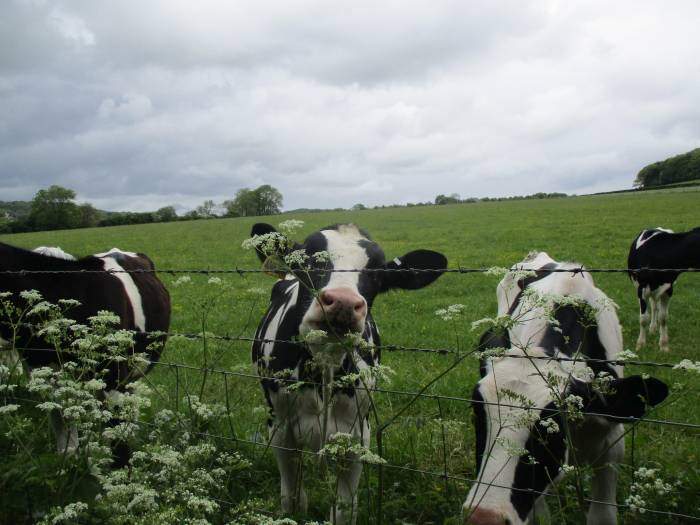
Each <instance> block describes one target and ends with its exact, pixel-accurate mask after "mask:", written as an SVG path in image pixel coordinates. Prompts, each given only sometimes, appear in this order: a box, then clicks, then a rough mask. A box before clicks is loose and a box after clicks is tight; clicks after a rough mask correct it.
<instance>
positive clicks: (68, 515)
mask: <svg viewBox="0 0 700 525" xmlns="http://www.w3.org/2000/svg"><path fill="white" fill-rule="evenodd" d="M87 509H88V505H87V503H83V502H82V501H76V502H75V503H69V504H68V505H66V506H65V507H63V509H61V511H60V512H59V513H58V514H56V515H55V516H54V517H53V518H52V519H51V524H52V525H58V524H59V523H75V521H76V519H77V518H78V517H79V516H80V515H81V514H82V513H83V512H85V511H86V510H87Z"/></svg>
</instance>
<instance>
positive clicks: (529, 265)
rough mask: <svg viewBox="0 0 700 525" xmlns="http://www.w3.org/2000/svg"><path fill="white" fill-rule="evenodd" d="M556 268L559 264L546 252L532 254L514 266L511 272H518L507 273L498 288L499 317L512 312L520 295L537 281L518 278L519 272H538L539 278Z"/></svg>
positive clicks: (532, 277)
mask: <svg viewBox="0 0 700 525" xmlns="http://www.w3.org/2000/svg"><path fill="white" fill-rule="evenodd" d="M556 266H557V262H556V261H555V260H554V259H552V258H551V257H550V256H549V255H547V253H545V252H532V253H530V254H528V256H527V257H525V259H523V260H522V261H520V262H519V263H518V264H515V265H513V266H512V267H511V270H516V271H515V272H513V271H512V272H509V273H507V274H506V275H505V276H504V277H503V279H501V282H500V283H498V287H497V288H496V297H497V299H498V315H505V314H507V313H509V312H512V309H513V307H514V305H515V304H516V303H517V300H518V297H519V295H520V293H521V292H522V291H523V290H524V289H525V287H526V286H527V285H528V284H530V283H531V282H532V281H533V280H535V279H536V277H534V276H530V277H525V278H521V277H520V276H518V274H517V270H534V271H536V272H537V276H538V277H540V276H546V275H548V274H547V273H546V272H545V270H551V269H552V268H556Z"/></svg>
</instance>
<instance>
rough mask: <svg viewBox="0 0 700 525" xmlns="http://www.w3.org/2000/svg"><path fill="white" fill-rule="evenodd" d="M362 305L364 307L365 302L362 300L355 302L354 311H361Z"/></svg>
mask: <svg viewBox="0 0 700 525" xmlns="http://www.w3.org/2000/svg"><path fill="white" fill-rule="evenodd" d="M364 307H365V303H363V302H362V301H359V302H357V303H355V311H356V312H361V311H362V310H363V309H364Z"/></svg>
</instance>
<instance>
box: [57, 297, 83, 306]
mask: <svg viewBox="0 0 700 525" xmlns="http://www.w3.org/2000/svg"><path fill="white" fill-rule="evenodd" d="M58 304H59V305H60V306H63V307H64V308H75V307H76V306H80V304H81V303H80V301H78V300H76V299H59V300H58Z"/></svg>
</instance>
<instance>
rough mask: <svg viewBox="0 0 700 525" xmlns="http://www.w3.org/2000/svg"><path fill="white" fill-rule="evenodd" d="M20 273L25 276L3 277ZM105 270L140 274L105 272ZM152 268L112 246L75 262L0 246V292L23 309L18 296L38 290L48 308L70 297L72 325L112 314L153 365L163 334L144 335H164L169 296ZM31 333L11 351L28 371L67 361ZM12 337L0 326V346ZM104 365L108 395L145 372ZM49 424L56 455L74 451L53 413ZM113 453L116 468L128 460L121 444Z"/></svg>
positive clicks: (73, 440) (57, 253)
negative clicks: (131, 333) (75, 303)
mask: <svg viewBox="0 0 700 525" xmlns="http://www.w3.org/2000/svg"><path fill="white" fill-rule="evenodd" d="M19 270H26V271H27V272H28V273H3V272H7V271H10V272H16V271H19ZM104 270H112V271H123V270H145V272H144V273H112V274H110V273H106V272H104ZM152 270H154V266H153V262H152V261H151V260H150V259H149V258H148V257H147V256H146V255H144V254H141V253H132V252H123V251H121V250H118V249H117V248H113V249H112V250H110V251H108V252H105V253H99V254H95V255H90V256H87V257H83V258H82V259H79V260H75V259H74V258H73V257H72V256H71V255H68V254H66V253H65V252H63V251H62V250H60V249H57V248H46V247H40V248H37V249H36V251H29V250H24V249H22V248H17V247H14V246H10V245H8V244H4V243H0V292H11V293H12V296H10V300H11V301H13V302H15V303H16V304H17V305H18V306H20V307H23V305H24V303H23V300H22V299H21V298H20V295H19V293H20V292H21V291H24V290H37V291H38V292H39V293H41V295H42V297H43V298H44V300H46V301H48V302H50V303H53V304H57V303H58V301H59V300H60V299H75V300H77V301H79V303H80V304H79V305H78V306H76V307H74V308H72V309H71V310H70V311H69V315H70V317H71V318H72V319H74V320H75V321H76V322H77V323H84V324H87V322H88V318H89V317H90V316H93V315H96V314H97V312H98V311H100V310H108V311H110V312H113V313H115V314H116V315H118V316H119V318H120V319H121V322H120V324H119V326H118V328H120V329H126V330H133V331H134V332H135V335H134V341H135V344H134V348H133V351H134V353H145V354H146V355H147V356H148V359H149V360H151V361H156V360H157V359H158V358H159V357H160V353H161V351H162V349H163V346H164V344H165V339H166V336H165V335H162V336H157V337H155V338H154V337H149V336H148V335H147V332H153V331H162V332H167V330H168V328H169V326H170V295H169V294H168V291H167V290H166V289H165V287H164V286H163V284H162V283H161V282H160V280H159V279H158V277H157V276H156V275H155V273H153V272H152ZM81 271H86V273H80V272H81ZM32 272H39V273H32ZM42 272H47V273H42ZM48 272H56V273H48ZM61 272H66V273H61ZM0 321H1V320H0ZM33 332H34V331H33V330H32V329H31V327H25V328H23V329H21V330H20V331H19V333H17V334H16V336H15V347H16V348H18V349H20V354H21V356H20V357H21V360H22V362H23V364H24V365H25V367H26V368H27V369H28V370H29V371H31V370H32V369H33V368H36V367H40V366H54V367H55V366H58V364H59V363H60V362H62V360H65V359H67V358H69V357H70V354H67V355H65V356H60V355H58V353H57V352H51V351H47V348H51V347H52V346H51V345H50V344H48V343H46V342H44V341H43V340H42V339H41V338H40V337H38V336H36V335H35V334H34V333H33ZM11 338H12V331H11V328H10V327H9V326H8V325H7V324H6V323H5V322H0V342H2V341H3V340H4V341H5V342H7V341H9V340H10V339H11ZM104 365H105V367H106V369H107V370H108V372H107V374H106V375H105V376H104V377H103V379H104V381H105V382H106V384H107V387H106V395H108V396H109V395H111V394H112V393H113V392H115V391H119V390H121V389H123V387H124V386H125V384H126V383H127V382H129V381H132V380H134V379H137V378H138V377H140V375H142V374H143V373H145V372H146V371H144V370H141V369H138V370H137V369H132V368H130V366H129V364H128V362H127V361H123V362H116V361H109V362H106V363H104ZM52 422H53V424H54V427H55V428H56V431H57V446H58V449H59V451H61V452H62V451H65V450H74V449H75V448H76V447H77V433H76V431H75V430H73V429H71V431H70V433H67V432H66V431H65V429H64V428H63V425H62V421H61V420H60V417H56V414H54V415H53V417H52ZM113 423H116V422H113ZM117 453H118V457H116V458H115V461H116V463H117V464H123V463H125V462H126V461H127V460H128V450H126V449H125V448H124V446H123V445H120V446H119V447H118V450H117Z"/></svg>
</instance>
